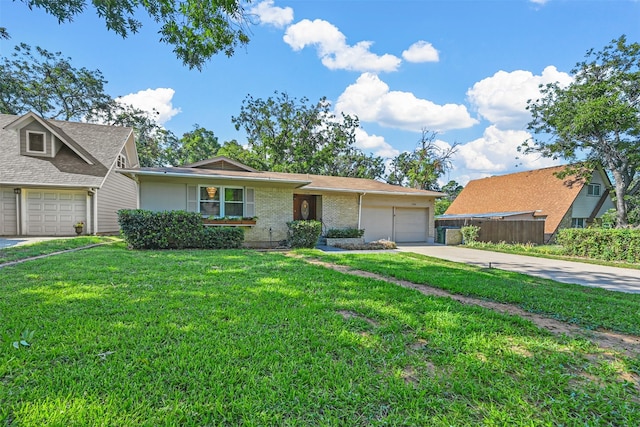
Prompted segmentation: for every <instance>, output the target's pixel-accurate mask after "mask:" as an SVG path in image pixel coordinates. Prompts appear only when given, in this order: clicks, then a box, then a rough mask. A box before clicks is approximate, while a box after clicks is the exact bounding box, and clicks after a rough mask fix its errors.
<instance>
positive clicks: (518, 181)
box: [439, 166, 615, 242]
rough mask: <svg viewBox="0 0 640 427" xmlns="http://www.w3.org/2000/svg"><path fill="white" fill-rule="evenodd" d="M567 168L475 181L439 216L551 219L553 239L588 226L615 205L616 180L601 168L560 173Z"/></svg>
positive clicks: (548, 222) (548, 227)
mask: <svg viewBox="0 0 640 427" xmlns="http://www.w3.org/2000/svg"><path fill="white" fill-rule="evenodd" d="M565 168H566V166H555V167H550V168H544V169H537V170H531V171H525V172H518V173H512V174H508V175H501V176H493V177H489V178H482V179H477V180H473V181H469V183H468V184H467V185H466V186H465V187H464V189H463V190H462V192H461V193H460V194H459V195H458V197H456V199H455V200H454V201H453V203H451V206H449V208H448V209H447V211H446V212H445V214H444V215H442V216H440V217H439V219H440V218H441V219H453V218H458V219H461V218H469V219H478V218H494V219H496V218H499V219H502V220H511V221H515V220H522V219H528V220H531V219H540V220H545V226H544V234H545V241H547V242H548V241H550V240H552V239H553V237H554V235H555V234H556V233H557V231H558V230H559V229H561V228H568V227H577V228H583V227H586V226H588V225H590V224H591V223H593V222H594V221H595V220H596V219H597V218H600V217H601V216H602V214H603V213H604V212H606V211H607V210H609V209H611V208H615V205H614V203H613V200H612V199H611V190H612V185H611V181H610V180H609V178H608V177H607V175H606V173H605V172H604V171H603V170H602V169H601V168H597V169H596V170H594V171H593V172H592V173H591V174H590V176H589V177H588V178H583V177H579V176H577V175H572V176H566V177H563V178H559V177H558V175H559V174H560V173H561V172H563V171H564V170H565Z"/></svg>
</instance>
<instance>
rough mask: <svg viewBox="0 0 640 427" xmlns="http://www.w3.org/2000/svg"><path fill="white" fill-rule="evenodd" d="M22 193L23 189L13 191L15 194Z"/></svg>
mask: <svg viewBox="0 0 640 427" xmlns="http://www.w3.org/2000/svg"><path fill="white" fill-rule="evenodd" d="M21 192H22V189H20V188H14V189H13V194H20V193H21Z"/></svg>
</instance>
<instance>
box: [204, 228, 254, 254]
mask: <svg viewBox="0 0 640 427" xmlns="http://www.w3.org/2000/svg"><path fill="white" fill-rule="evenodd" d="M243 242H244V228H242V227H203V230H202V238H201V240H200V245H198V246H196V247H198V248H202V249H238V248H240V247H242V243H243Z"/></svg>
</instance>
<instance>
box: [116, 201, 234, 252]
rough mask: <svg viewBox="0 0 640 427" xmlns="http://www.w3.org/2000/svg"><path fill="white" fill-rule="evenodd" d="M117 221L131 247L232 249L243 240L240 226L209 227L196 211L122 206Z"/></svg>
mask: <svg viewBox="0 0 640 427" xmlns="http://www.w3.org/2000/svg"><path fill="white" fill-rule="evenodd" d="M118 223H119V224H120V231H121V233H122V236H123V238H124V240H125V241H126V242H127V244H128V245H129V247H130V248H132V249H185V248H203V249H233V248H238V247H240V246H241V245H242V242H243V241H244V231H243V230H242V229H237V228H227V227H223V228H221V229H217V230H215V231H214V230H209V229H208V228H207V227H205V226H204V224H203V223H202V216H201V215H200V214H199V213H197V212H185V211H164V212H152V211H147V210H143V209H123V210H120V211H118Z"/></svg>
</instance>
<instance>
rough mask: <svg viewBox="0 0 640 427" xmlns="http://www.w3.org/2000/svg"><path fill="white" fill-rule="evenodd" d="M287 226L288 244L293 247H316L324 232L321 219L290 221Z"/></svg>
mask: <svg viewBox="0 0 640 427" xmlns="http://www.w3.org/2000/svg"><path fill="white" fill-rule="evenodd" d="M287 227H289V231H288V232H287V236H288V237H287V246H289V247H292V248H314V247H315V246H316V244H317V243H318V238H319V237H320V233H322V223H321V222H320V221H290V222H287Z"/></svg>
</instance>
